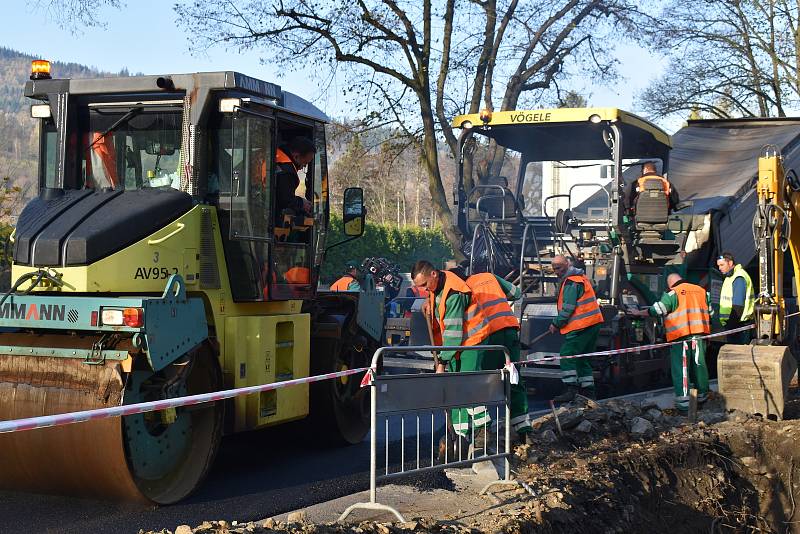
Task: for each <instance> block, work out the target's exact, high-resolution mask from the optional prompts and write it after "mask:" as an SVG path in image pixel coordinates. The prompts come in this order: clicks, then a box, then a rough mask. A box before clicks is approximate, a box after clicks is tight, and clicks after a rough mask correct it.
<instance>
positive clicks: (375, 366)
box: [370, 345, 512, 372]
mask: <svg viewBox="0 0 800 534" xmlns="http://www.w3.org/2000/svg"><path fill="white" fill-rule="evenodd" d="M443 350H457V351H464V350H502V351H503V353H504V354H505V355H506V365H509V364H510V363H512V362H511V352H510V351H509V350H508V347H506V346H504V345H467V346H462V345H407V346H402V347H380V348H379V349H378V350H376V351H375V354H373V355H372V364H371V365H370V368H371V369H372V370H373V372H375V371H376V370H377V369H378V359H379V358H380V357H381V356H383V354H384V353H386V352H423V351H443Z"/></svg>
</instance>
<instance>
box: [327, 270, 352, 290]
mask: <svg viewBox="0 0 800 534" xmlns="http://www.w3.org/2000/svg"><path fill="white" fill-rule="evenodd" d="M354 280H355V278H353V277H352V276H350V275H349V274H346V275H344V276H343V277H341V278H339V279H338V280H337V281H335V282H334V283H333V285H331V291H347V288H348V287H350V284H351V283H353V281H354Z"/></svg>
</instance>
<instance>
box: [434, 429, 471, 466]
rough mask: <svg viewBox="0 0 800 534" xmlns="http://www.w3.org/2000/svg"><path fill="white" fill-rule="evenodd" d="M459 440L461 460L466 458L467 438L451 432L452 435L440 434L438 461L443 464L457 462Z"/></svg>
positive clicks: (467, 450) (467, 451) (467, 449)
mask: <svg viewBox="0 0 800 534" xmlns="http://www.w3.org/2000/svg"><path fill="white" fill-rule="evenodd" d="M459 441H460V442H461V460H466V459H467V455H468V453H469V445H470V444H469V440H467V438H465V437H464V436H459V435H457V434H453V435H452V436H451V435H449V434H445V435H444V436H442V439H440V440H439V463H441V464H443V463H445V461H446V462H448V463H449V462H458V461H459V457H458V449H459V444H458V442H459ZM445 451H446V452H445ZM445 454H446V455H447V457H446V458H447V459H446V460H445Z"/></svg>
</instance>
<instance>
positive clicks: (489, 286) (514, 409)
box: [464, 273, 532, 443]
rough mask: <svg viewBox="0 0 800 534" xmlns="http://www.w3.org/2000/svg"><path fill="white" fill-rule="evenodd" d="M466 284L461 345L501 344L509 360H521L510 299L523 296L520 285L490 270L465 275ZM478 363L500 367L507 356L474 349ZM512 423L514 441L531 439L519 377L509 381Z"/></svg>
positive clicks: (524, 393)
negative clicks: (468, 297) (467, 297)
mask: <svg viewBox="0 0 800 534" xmlns="http://www.w3.org/2000/svg"><path fill="white" fill-rule="evenodd" d="M466 282H467V286H469V288H470V290H471V291H472V297H471V303H470V306H469V308H468V309H467V313H466V315H465V320H466V323H465V324H466V327H465V328H466V330H467V339H466V340H465V341H464V345H466V346H470V345H502V346H504V347H506V348H507V349H508V351H509V359H510V360H511V361H512V362H514V363H516V362H518V361H519V360H520V344H519V320H518V319H517V317H516V316H515V315H514V311H513V310H512V309H511V306H510V305H509V301H515V300H518V299H519V298H520V297H521V296H522V292H521V291H520V289H519V287H517V286H515V285H514V284H512V283H511V282H508V281H507V280H505V279H503V278H500V277H499V276H497V275H495V274H493V273H477V274H473V275H472V276H470V277H468V278H467V280H466ZM477 353H478V354H477V357H478V366H479V367H480V368H481V369H483V370H490V369H502V368H503V367H504V366H505V363H506V356H505V353H504V352H503V351H499V350H481V351H477ZM509 401H510V404H511V425H512V427H513V429H514V430H515V432H516V438H517V441H520V442H522V443H526V442H529V441H530V433H531V431H532V429H531V420H530V417H529V415H528V393H527V390H526V389H525V384H524V382H523V380H522V377H520V378H519V383H517V384H511V391H510V399H509Z"/></svg>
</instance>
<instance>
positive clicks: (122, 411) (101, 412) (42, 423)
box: [0, 367, 367, 434]
mask: <svg viewBox="0 0 800 534" xmlns="http://www.w3.org/2000/svg"><path fill="white" fill-rule="evenodd" d="M366 370H367V368H366V367H361V368H358V369H347V370H346V371H338V372H336V373H328V374H325V375H318V376H308V377H305V378H295V379H293V380H284V381H283V382H274V383H272V384H262V385H260V386H247V387H243V388H236V389H227V390H224V391H212V392H211V393H199V394H197V395H188V396H186V397H176V398H174V399H163V400H157V401H150V402H139V403H136V404H128V405H124V406H112V407H110V408H98V409H95V410H83V411H80V412H69V413H62V414H56V415H42V416H39V417H28V418H26V419H14V420H11V421H0V434H2V433H5V432H19V431H22V430H33V429H35V428H46V427H50V426H61V425H69V424H73V423H83V422H84V421H94V420H96V419H107V418H109V417H119V416H121V415H134V414H137V413H143V412H154V411H158V410H166V409H168V408H178V407H180V406H191V405H193V404H202V403H204V402H214V401H219V400H223V399H230V398H232V397H239V396H241V395H249V394H251V393H260V392H262V391H271V390H273V389H280V388H286V387H290V386H296V385H299V384H309V383H311V382H321V381H323V380H331V379H333V378H341V377H343V376H349V375H355V374H358V373H363V372H364V371H366Z"/></svg>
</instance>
